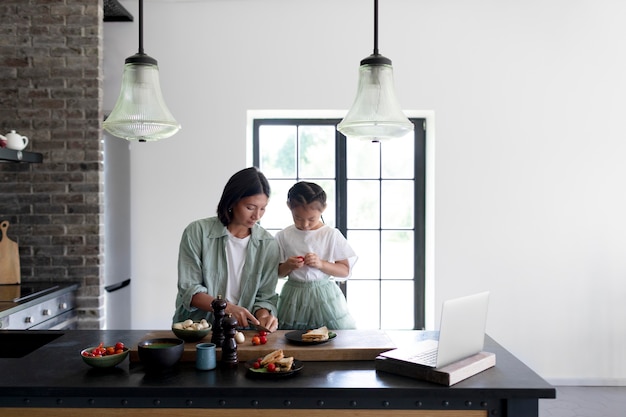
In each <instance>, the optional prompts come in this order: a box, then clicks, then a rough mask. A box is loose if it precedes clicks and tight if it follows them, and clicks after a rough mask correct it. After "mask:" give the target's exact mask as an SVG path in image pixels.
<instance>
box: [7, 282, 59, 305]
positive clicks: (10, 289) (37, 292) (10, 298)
mask: <svg viewBox="0 0 626 417" xmlns="http://www.w3.org/2000/svg"><path fill="white" fill-rule="evenodd" d="M57 288H59V286H58V285H55V284H51V283H46V282H33V283H21V284H9V285H0V302H11V303H19V302H22V301H26V300H28V299H31V298H34V297H39V296H41V295H44V294H46V293H49V292H52V291H54V290H56V289H57Z"/></svg>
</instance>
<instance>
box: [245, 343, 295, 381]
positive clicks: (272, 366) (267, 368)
mask: <svg viewBox="0 0 626 417" xmlns="http://www.w3.org/2000/svg"><path fill="white" fill-rule="evenodd" d="M244 366H245V367H246V369H247V370H248V375H249V376H251V377H256V378H269V379H275V378H283V377H286V376H291V375H294V374H296V373H298V372H300V371H301V370H302V368H304V365H303V363H302V361H299V360H297V359H294V358H293V357H292V356H288V357H287V356H285V354H284V352H283V350H282V349H278V350H274V351H272V352H270V353H268V354H267V355H265V356H263V357H261V358H258V359H252V360H249V361H247V362H245V363H244Z"/></svg>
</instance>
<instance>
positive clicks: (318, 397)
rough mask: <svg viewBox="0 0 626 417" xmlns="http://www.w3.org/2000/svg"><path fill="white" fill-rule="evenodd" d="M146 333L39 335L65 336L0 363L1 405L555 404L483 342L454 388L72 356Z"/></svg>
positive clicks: (542, 387) (345, 372)
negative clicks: (156, 370)
mask: <svg viewBox="0 0 626 417" xmlns="http://www.w3.org/2000/svg"><path fill="white" fill-rule="evenodd" d="M9 332H11V331H8V330H5V331H0V342H1V341H2V334H3V333H5V334H8V333H9ZM26 332H34V331H26ZM148 332H149V331H147V330H145V331H142V330H67V331H58V332H57V331H48V332H46V331H41V333H48V334H56V333H60V334H62V335H61V336H60V337H58V338H56V339H55V340H53V341H51V342H50V343H48V344H47V345H45V346H44V347H42V348H39V349H38V350H35V351H34V352H32V353H30V354H28V355H26V356H24V357H21V358H0V369H2V372H0V407H58V406H60V405H62V406H63V407H90V408H98V407H103V408H105V407H130V408H133V407H148V408H150V407H174V408H282V409H284V408H296V409H303V408H317V409H319V408H322V409H331V408H339V409H341V408H343V409H346V408H350V409H414V408H416V407H423V408H449V409H479V410H480V409H485V410H487V409H488V410H491V413H493V412H494V410H495V411H496V412H499V413H500V414H499V415H505V413H506V410H504V409H505V408H507V407H510V405H507V404H506V403H507V401H508V402H509V403H512V404H515V403H517V402H521V403H522V404H526V402H529V404H531V408H532V404H536V401H537V399H538V398H555V396H556V391H555V389H554V388H553V387H552V386H551V385H550V384H548V383H547V382H546V381H545V380H543V379H542V378H541V377H540V376H539V375H537V374H536V373H535V372H533V371H532V370H531V369H530V368H528V367H527V366H526V365H524V364H523V363H522V362H521V361H519V360H518V359H516V358H515V357H514V356H513V355H512V354H511V353H509V352H508V351H507V350H505V349H504V348H503V347H502V346H500V345H499V344H498V343H496V342H495V341H494V340H493V339H491V338H490V337H489V336H487V337H486V341H485V349H484V350H485V351H488V352H494V353H496V357H497V364H496V366H495V367H494V368H491V369H488V370H486V371H484V372H482V373H480V374H478V375H475V376H473V377H471V378H469V379H466V380H464V381H462V382H460V383H458V384H456V385H454V386H452V387H446V386H441V385H436V384H432V383H428V382H422V381H418V380H414V379H411V378H406V377H402V376H396V375H393V374H389V373H385V372H377V371H376V370H375V369H374V362H373V361H343V362H342V361H339V362H305V363H304V368H303V369H302V371H301V372H299V373H298V374H295V375H293V376H291V377H286V378H280V379H276V380H258V379H253V378H249V377H248V376H246V369H245V368H244V365H243V364H241V363H240V364H239V367H238V369H236V370H224V369H216V370H213V371H197V370H196V369H195V367H194V363H193V362H180V363H178V364H177V365H176V366H175V367H174V368H172V369H171V370H170V371H168V372H165V373H162V374H150V373H146V372H145V370H144V369H143V367H142V365H141V364H140V363H130V362H129V360H128V359H126V360H125V361H124V362H122V364H120V365H118V366H117V367H115V368H113V369H106V370H100V369H95V368H90V367H89V366H88V365H86V364H85V363H84V362H83V361H82V359H81V358H80V357H79V352H80V351H81V349H83V348H85V347H87V346H94V345H98V344H99V343H100V342H104V343H105V344H107V345H109V344H114V343H115V342H118V341H122V342H124V343H125V344H126V345H127V346H132V345H136V344H137V343H138V342H139V341H141V340H142V339H143V337H144V336H145V335H146V334H147V333H148ZM388 334H389V336H390V337H392V339H393V340H394V342H396V343H397V344H398V346H402V345H403V344H405V343H407V342H410V341H411V340H417V339H421V338H424V335H425V334H426V332H419V331H397V332H388ZM0 345H1V343H0ZM296 359H297V358H296ZM510 415H513V413H511V414H510ZM515 415H517V414H515Z"/></svg>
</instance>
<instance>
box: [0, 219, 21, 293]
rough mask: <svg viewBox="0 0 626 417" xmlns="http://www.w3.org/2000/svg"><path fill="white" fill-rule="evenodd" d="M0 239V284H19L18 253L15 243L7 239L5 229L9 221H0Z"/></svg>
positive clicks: (7, 227)
mask: <svg viewBox="0 0 626 417" xmlns="http://www.w3.org/2000/svg"><path fill="white" fill-rule="evenodd" d="M0 229H1V230H2V240H0V284H19V283H20V281H21V276H20V253H19V248H18V246H17V243H16V242H14V241H12V240H11V239H9V237H8V236H7V230H8V229H9V221H8V220H4V221H2V223H0Z"/></svg>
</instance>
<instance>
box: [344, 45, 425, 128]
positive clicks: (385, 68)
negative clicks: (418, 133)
mask: <svg viewBox="0 0 626 417" xmlns="http://www.w3.org/2000/svg"><path fill="white" fill-rule="evenodd" d="M337 130H339V131H340V132H341V133H342V134H344V135H345V136H347V137H355V138H361V139H368V140H383V139H391V138H398V137H402V136H404V135H406V134H407V133H408V132H411V131H413V123H411V121H410V120H409V119H408V118H407V117H406V116H405V115H404V113H403V112H402V108H401V107H400V103H399V102H398V99H397V97H396V93H395V89H394V83H393V68H392V66H391V60H389V59H388V58H385V57H382V56H380V55H371V56H370V57H368V58H366V59H364V60H362V61H361V66H360V67H359V87H358V91H357V96H356V98H355V100H354V103H353V104H352V108H351V109H350V111H348V114H347V115H346V117H345V118H344V119H343V120H342V121H341V123H339V124H338V125H337Z"/></svg>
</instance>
